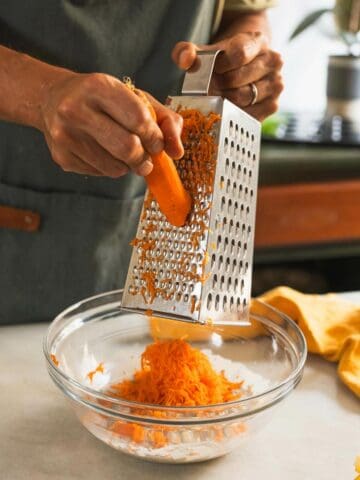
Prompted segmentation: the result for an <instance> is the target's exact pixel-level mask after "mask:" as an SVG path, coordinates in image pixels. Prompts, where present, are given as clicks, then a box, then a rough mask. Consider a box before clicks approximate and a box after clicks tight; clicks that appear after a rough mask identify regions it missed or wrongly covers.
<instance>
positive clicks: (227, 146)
mask: <svg viewBox="0 0 360 480" xmlns="http://www.w3.org/2000/svg"><path fill="white" fill-rule="evenodd" d="M228 149H229V139H228V137H225V139H224V151H225V153H226V152H227V151H228Z"/></svg>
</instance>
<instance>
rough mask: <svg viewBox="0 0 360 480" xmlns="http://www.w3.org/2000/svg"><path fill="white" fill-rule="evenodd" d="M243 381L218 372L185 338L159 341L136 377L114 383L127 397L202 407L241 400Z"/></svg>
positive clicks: (113, 388) (144, 357)
mask: <svg viewBox="0 0 360 480" xmlns="http://www.w3.org/2000/svg"><path fill="white" fill-rule="evenodd" d="M242 383H243V382H231V381H230V380H228V379H227V378H226V377H225V374H224V372H223V371H222V372H220V373H218V372H216V371H215V370H214V368H213V367H212V365H211V363H210V361H209V359H208V357H207V356H206V355H205V354H204V353H203V352H201V351H200V350H198V349H196V348H194V347H192V346H191V345H190V344H189V343H187V342H185V341H184V340H182V339H177V340H167V341H156V342H155V343H153V344H151V345H148V346H147V347H146V349H145V351H144V352H143V354H142V356H141V368H140V370H138V371H136V372H135V374H134V377H133V379H126V380H123V381H122V382H120V383H116V384H113V385H112V386H111V393H112V394H113V395H116V396H118V397H120V398H123V399H125V400H131V401H136V402H141V403H148V404H155V405H163V406H174V407H179V406H189V407H191V406H199V405H211V404H215V403H225V402H229V401H232V400H236V399H238V398H239V397H240V396H241V394H240V393H239V389H240V388H241V386H242Z"/></svg>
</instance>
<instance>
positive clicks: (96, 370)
mask: <svg viewBox="0 0 360 480" xmlns="http://www.w3.org/2000/svg"><path fill="white" fill-rule="evenodd" d="M97 372H100V373H104V363H103V362H101V363H99V365H98V366H97V367H96V368H95V370H92V371H91V372H89V373H88V374H87V375H86V377H87V378H88V379H89V380H90V383H92V381H93V378H94V375H95V374H96V373H97Z"/></svg>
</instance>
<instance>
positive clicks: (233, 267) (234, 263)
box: [232, 258, 237, 274]
mask: <svg viewBox="0 0 360 480" xmlns="http://www.w3.org/2000/svg"><path fill="white" fill-rule="evenodd" d="M236 267H237V261H236V258H234V260H233V262H232V273H233V274H234V273H235V271H236Z"/></svg>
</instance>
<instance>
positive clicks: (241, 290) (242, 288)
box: [240, 278, 245, 294]
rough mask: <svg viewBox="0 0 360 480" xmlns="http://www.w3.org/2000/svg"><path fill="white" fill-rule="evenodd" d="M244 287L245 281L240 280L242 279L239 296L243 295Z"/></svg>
mask: <svg viewBox="0 0 360 480" xmlns="http://www.w3.org/2000/svg"><path fill="white" fill-rule="evenodd" d="M244 287H245V281H244V279H243V278H242V279H241V282H240V292H241V294H243V293H244Z"/></svg>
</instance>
